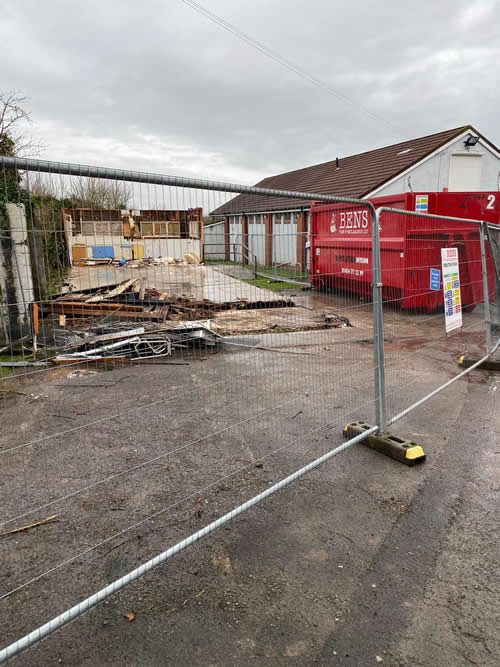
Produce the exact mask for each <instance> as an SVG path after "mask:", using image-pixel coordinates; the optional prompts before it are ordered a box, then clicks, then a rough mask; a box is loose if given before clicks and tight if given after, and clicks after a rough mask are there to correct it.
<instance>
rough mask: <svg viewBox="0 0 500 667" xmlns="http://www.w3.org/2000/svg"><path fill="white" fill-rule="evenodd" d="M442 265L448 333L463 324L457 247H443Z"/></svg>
mask: <svg viewBox="0 0 500 667" xmlns="http://www.w3.org/2000/svg"><path fill="white" fill-rule="evenodd" d="M441 266H442V269H443V294H444V317H445V326H446V333H448V331H453V330H454V329H458V328H459V327H461V326H462V303H461V301H460V273H459V269H458V249H457V248H441Z"/></svg>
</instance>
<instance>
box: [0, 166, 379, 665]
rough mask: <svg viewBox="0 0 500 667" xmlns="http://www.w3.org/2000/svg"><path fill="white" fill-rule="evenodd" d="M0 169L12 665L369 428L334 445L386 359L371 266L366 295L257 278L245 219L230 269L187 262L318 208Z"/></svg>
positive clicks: (242, 191) (343, 277) (73, 174)
mask: <svg viewBox="0 0 500 667" xmlns="http://www.w3.org/2000/svg"><path fill="white" fill-rule="evenodd" d="M0 167H1V169H2V171H1V172H0V220H1V231H0V233H1V241H2V243H1V246H0V247H1V253H2V261H1V266H2V274H1V275H0V278H1V285H2V287H1V289H2V304H1V313H2V322H1V326H2V336H3V339H4V340H3V344H2V346H1V347H2V348H3V350H2V353H1V357H0V364H1V365H0V369H1V380H0V390H1V399H2V411H3V419H2V433H1V434H0V443H1V448H0V459H1V463H2V470H3V471H4V474H3V475H2V480H1V483H2V507H3V514H2V519H1V526H0V532H2V533H3V534H4V535H5V538H4V539H2V541H1V542H0V553H1V557H2V562H4V563H9V567H8V568H4V569H3V570H2V572H1V573H0V585H1V592H0V601H1V606H0V619H1V620H0V622H1V625H2V627H3V628H4V633H3V635H2V639H3V641H4V643H5V644H6V645H7V644H9V647H8V649H6V650H4V651H1V652H0V661H3V660H5V659H7V658H8V657H10V656H13V655H16V654H17V653H19V651H20V650H22V649H24V648H27V647H29V646H31V645H32V644H33V643H35V642H36V641H38V640H39V639H41V638H43V637H45V636H47V635H48V634H50V633H51V632H53V631H55V630H56V629H58V628H59V627H61V626H62V625H64V624H65V623H67V622H69V621H70V620H74V619H75V618H77V617H78V616H79V615H81V614H82V613H84V612H85V611H87V610H88V609H89V608H91V607H92V606H94V605H95V604H97V603H98V602H100V601H102V600H104V599H105V598H106V597H108V596H109V595H111V594H113V593H114V592H116V591H119V590H121V589H122V588H123V587H124V586H125V585H127V584H128V583H131V582H132V581H134V580H135V579H136V578H137V577H139V576H142V575H143V574H144V573H146V572H148V571H150V570H151V569H152V568H154V567H156V566H158V565H160V564H161V563H163V562H165V561H166V560H167V559H169V558H170V557H171V556H172V555H175V554H176V553H178V552H180V551H181V550H183V549H184V548H186V547H187V546H189V545H190V544H193V543H194V542H196V541H197V540H199V539H201V538H202V537H204V536H206V535H208V534H210V533H211V532H212V531H213V530H215V529H216V528H217V527H219V526H220V525H223V524H225V523H227V522H228V521H230V520H231V519H233V518H234V517H236V516H238V515H239V514H241V513H242V512H243V511H245V510H247V509H249V508H250V507H253V506H254V505H255V504H257V503H259V502H261V501H263V500H265V499H266V498H267V497H268V496H269V495H271V494H273V493H275V492H276V491H278V490H280V489H281V488H283V487H285V486H287V485H288V484H289V483H291V482H292V481H294V480H295V479H297V478H299V477H301V476H302V475H304V474H306V473H307V472H309V471H310V470H312V469H314V468H315V467H317V466H318V465H319V464H320V463H323V462H324V461H326V460H328V459H329V458H332V457H333V456H335V455H336V454H338V453H340V452H342V451H344V449H346V448H347V447H349V446H351V445H353V444H356V443H357V442H359V441H361V440H363V438H365V437H367V436H368V435H369V434H370V433H372V432H373V431H374V430H376V426H374V427H373V429H372V430H371V431H369V432H367V433H366V434H364V435H363V436H361V437H359V438H356V439H353V440H350V441H348V442H342V431H343V426H344V425H345V423H346V422H349V421H352V420H355V419H360V418H363V419H365V420H367V421H369V422H371V423H372V424H374V425H376V424H377V423H380V420H381V417H380V410H381V406H382V401H381V393H380V386H381V382H380V375H381V364H380V362H381V358H382V357H381V355H382V354H383V350H382V347H381V342H382V341H381V338H380V336H378V334H377V331H378V328H379V323H380V317H381V308H380V304H381V302H380V298H381V294H380V287H379V282H380V280H379V277H378V273H379V265H378V259H377V252H375V253H374V259H373V272H374V274H373V275H374V278H373V280H372V282H373V284H374V288H373V294H374V297H372V296H371V295H370V294H369V293H368V292H366V293H363V295H359V294H356V293H354V292H352V291H349V289H348V287H349V284H350V283H349V281H350V279H351V276H350V275H347V274H346V273H345V272H343V271H341V270H337V267H336V265H335V266H333V265H332V266H325V267H324V269H323V271H324V274H325V275H322V274H321V273H316V274H315V278H318V279H319V280H320V281H321V279H322V278H325V280H326V278H327V276H326V273H328V275H329V276H330V277H331V274H332V272H333V274H334V280H335V291H333V292H330V293H329V292H323V291H311V290H310V289H309V284H308V283H307V282H305V281H304V280H302V281H299V280H296V277H297V270H296V267H293V266H290V265H289V264H285V265H284V266H281V267H279V268H277V267H276V273H275V274H273V276H271V277H269V276H266V275H265V271H264V275H261V274H260V270H259V271H258V273H257V276H255V273H254V271H255V268H256V265H255V263H254V261H253V257H254V256H255V255H257V256H258V255H259V253H260V252H261V251H262V248H264V252H265V251H266V247H269V244H270V239H269V238H268V236H266V225H265V223H264V222H263V223H259V224H256V223H252V226H251V227H250V226H249V222H248V218H246V216H245V218H246V219H245V220H242V221H241V222H240V223H237V226H238V230H237V233H235V230H234V226H235V223H233V222H230V223H229V224H230V225H231V229H227V230H226V231H225V236H224V238H223V239H222V244H223V245H224V249H225V250H227V245H229V253H230V256H229V257H230V258H229V259H228V260H225V261H223V262H219V261H218V259H219V258H218V257H212V258H211V257H210V253H209V252H208V251H207V250H206V251H205V262H203V258H202V257H201V251H200V252H198V250H197V249H200V244H201V240H202V238H203V228H202V223H203V220H204V219H209V220H214V219H219V217H220V216H223V218H224V220H226V218H229V219H230V220H234V219H236V217H238V218H239V217H240V216H242V215H244V214H245V210H244V207H242V202H241V198H242V197H243V196H251V197H253V198H254V200H255V201H257V202H259V201H262V205H261V210H262V209H264V207H265V198H266V197H267V196H269V194H270V193H272V195H273V197H274V198H283V199H284V200H285V199H286V200H288V201H289V200H290V199H291V198H293V199H294V200H296V201H299V202H303V203H304V206H305V207H308V206H309V201H310V199H311V197H312V196H311V195H310V194H306V193H290V192H276V191H268V190H262V189H258V188H246V187H244V186H239V185H235V184H223V183H216V182H205V181H194V180H188V179H182V178H178V177H168V176H159V175H154V174H142V173H138V172H122V171H116V170H105V169H103V168H89V167H83V166H79V165H69V164H62V163H51V162H45V161H34V160H29V161H16V160H9V159H7V158H0ZM314 198H315V199H322V200H323V201H325V202H326V201H329V199H331V200H333V201H335V202H337V203H339V205H340V207H342V206H345V207H348V206H351V205H352V203H353V201H355V200H347V201H346V202H345V203H340V200H339V199H336V198H328V197H323V198H321V197H314ZM357 206H358V207H359V208H360V210H362V211H364V212H365V213H366V215H368V216H369V217H370V218H371V217H372V216H374V210H373V208H372V207H371V205H370V204H369V203H366V202H357ZM225 224H226V223H225ZM257 227H258V228H259V231H257V230H256V229H255V228H257ZM281 227H282V228H290V227H291V224H283V225H281ZM226 232H227V234H226ZM294 233H295V240H292V239H289V243H290V244H292V245H293V243H296V238H297V234H296V232H295V231H294ZM301 234H304V232H301ZM371 234H372V237H373V243H374V247H375V248H377V247H378V243H377V236H378V235H377V226H376V225H372V227H371ZM228 235H229V239H228V238H227V236H228ZM286 236H287V235H286V234H285V233H284V232H282V233H281V237H283V238H286ZM256 237H258V238H256ZM281 237H280V238H281ZM228 241H229V244H228ZM302 241H303V247H304V249H305V246H306V239H305V238H304V236H302ZM212 242H214V241H212ZM215 242H216V243H218V242H217V241H215ZM311 242H312V240H311ZM219 245H220V244H219ZM232 245H235V246H237V248H236V250H235V251H233V249H232V248H231V246H232ZM357 245H358V244H357V242H353V244H352V245H351V247H350V246H349V244H346V246H345V254H346V255H349V256H352V255H355V254H356V253H357ZM96 248H97V249H99V250H97V251H96ZM256 249H257V250H258V251H257V252H255V254H253V252H254V251H255V250H256ZM295 256H297V248H296V247H295ZM234 258H236V260H237V261H236V262H235V261H233V260H234ZM264 268H267V267H264ZM257 269H259V262H258V261H257ZM369 270H370V271H371V270H372V265H370V269H369ZM374 322H375V324H376V325H377V326H376V327H375V328H374ZM109 368H112V369H113V370H112V372H108V373H104V372H102V371H103V370H104V369H109ZM263 470H264V471H265V474H263V473H262V471H263ZM57 521H59V523H56V522H57ZM30 526H31V527H33V526H34V527H36V526H44V530H43V531H42V530H33V529H31V528H30ZM151 531H155V535H156V543H155V544H152V542H151V541H149V540H148V539H143V540H141V539H140V538H141V537H145V536H147V535H148V534H149V533H151ZM158 539H159V540H160V543H161V549H160V550H161V553H160V555H158ZM20 540H22V548H20ZM131 540H132V541H133V543H134V545H135V549H134V551H133V554H134V555H133V556H132V555H131V552H130V551H127V546H126V545H130V541H131ZM123 545H125V546H123ZM119 554H120V555H121V556H122V557H123V563H125V564H126V569H127V570H130V572H129V574H127V575H126V576H125V577H120V578H118V579H116V580H115V581H114V582H113V581H112V580H113V576H112V572H113V568H112V563H111V561H112V559H113V558H116V557H117V556H118V555H119ZM96 557H97V558H96ZM110 581H111V583H110ZM95 591H100V592H99V593H97V594H96V593H95ZM75 605H76V606H75ZM66 609H67V610H68V611H67V612H65V610H66ZM47 617H48V618H51V617H54V620H53V621H51V622H50V623H49V624H48V625H44V623H45V621H46V620H47ZM39 626H41V627H39ZM33 628H38V629H37V630H36V631H35V632H34V633H31V634H30V631H32V630H33ZM27 633H28V634H27ZM23 635H24V638H23V639H22V640H21V641H18V640H19V638H20V637H23Z"/></svg>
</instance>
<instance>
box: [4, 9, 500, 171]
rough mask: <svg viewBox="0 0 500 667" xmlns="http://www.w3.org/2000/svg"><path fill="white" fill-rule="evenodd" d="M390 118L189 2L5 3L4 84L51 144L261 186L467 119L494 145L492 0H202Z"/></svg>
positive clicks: (66, 153) (497, 14) (495, 15)
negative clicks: (22, 97)
mask: <svg viewBox="0 0 500 667" xmlns="http://www.w3.org/2000/svg"><path fill="white" fill-rule="evenodd" d="M199 4H201V5H203V6H204V7H206V8H207V9H210V10H211V11H213V12H215V13H217V14H218V15H220V16H221V17H223V18H224V19H225V20H226V21H229V22H230V23H232V24H234V25H236V26H238V27H239V28H240V29H242V30H244V31H245V32H246V33H248V34H250V35H252V36H253V37H255V38H257V39H258V40H259V41H261V42H263V43H264V44H265V45H266V46H268V47H269V48H272V49H273V50H274V51H277V52H278V53H280V54H281V55H282V56H285V57H286V58H287V59H289V60H291V61H293V62H294V63H295V64H296V65H298V66H300V67H301V68H302V69H304V70H306V71H307V72H309V73H310V74H312V75H314V76H315V77H317V78H319V79H321V80H323V81H325V82H327V83H328V85H329V86H330V88H332V89H333V90H335V91H337V92H338V93H339V94H341V95H343V96H345V97H348V98H351V99H352V100H354V101H355V102H356V104H358V105H361V106H363V107H364V108H366V109H367V110H368V111H369V112H370V113H371V114H373V115H375V116H377V118H379V119H380V120H374V119H373V118H372V117H371V116H370V115H369V114H367V113H363V112H360V111H357V110H356V109H355V108H353V107H352V106H350V105H348V104H345V103H344V102H342V101H340V100H339V99H337V98H336V97H334V96H332V95H330V94H328V93H327V92H325V91H324V90H322V89H320V88H318V87H316V86H314V85H312V84H311V83H310V82H308V81H306V80H304V79H302V78H300V77H299V76H297V75H296V74H295V73H293V72H292V71H290V70H288V69H286V68H284V67H283V66H282V65H280V64H278V63H277V62H274V61H273V60H271V59H269V58H268V57H266V56H265V55H264V54H263V53H260V52H259V51H256V50H255V49H253V48H252V47H251V46H249V45H248V44H247V43H245V42H244V41H242V40H241V39H238V38H237V37H235V36H234V35H232V34H230V33H229V32H227V31H225V30H223V29H222V28H220V27H219V26H217V25H216V24H214V23H212V22H211V21H209V20H208V19H207V18H205V17H203V16H201V15H200V14H199V13H197V12H195V11H194V10H193V9H191V8H190V7H188V6H187V5H186V4H184V3H183V2H182V0H161V1H160V0H158V1H156V0H141V1H140V2H138V1H137V0H120V2H105V1H104V0H86V1H85V2H79V3H77V2H67V1H63V0H44V1H43V2H41V1H40V0H18V2H15V3H14V2H12V3H2V12H1V18H0V62H1V76H0V89H1V90H4V91H5V90H11V89H15V90H18V91H21V92H23V93H24V94H26V95H27V96H28V97H29V98H30V101H29V109H30V110H31V112H32V117H33V121H34V125H33V127H32V129H31V132H32V133H33V134H34V135H36V136H39V137H40V138H41V139H42V140H43V142H44V143H45V145H46V147H47V148H46V150H44V152H43V157H45V158H47V159H54V160H67V161H71V162H80V163H86V164H99V165H104V166H115V167H121V168H128V169H139V170H148V171H155V172H161V173H168V174H179V175H186V176H188V175H196V176H199V177H203V178H217V179H219V180H233V181H237V182H244V183H254V182H257V181H258V180H259V179H260V178H262V177H265V176H268V175H271V174H274V173H279V172H281V171H288V170H291V169H296V168H300V167H303V166H306V165H310V164H315V163H318V162H323V161H326V160H331V159H335V157H336V156H340V157H342V156H345V155H351V154H353V153H357V152H360V151H364V150H369V149H371V148H376V147H379V146H384V145H387V144H390V143H395V142H397V141H402V140H405V139H411V138H414V137H418V136H422V135H425V134H430V133H433V132H438V131H441V130H445V129H449V128H452V127H457V126H459V125H462V124H467V123H471V124H473V125H474V126H475V127H477V129H478V130H480V131H481V132H483V133H484V134H485V135H486V136H487V137H488V138H489V139H490V140H492V141H493V142H494V143H496V144H497V145H498V144H500V113H499V109H500V86H498V83H497V80H496V77H497V68H498V63H499V62H500V41H499V38H498V28H499V25H500V2H499V1H498V0H476V1H470V0H421V1H420V2H418V3H417V2H407V1H405V0H385V2H381V1H380V0H342V1H340V0H307V1H306V0H253V1H252V2H244V1H243V0H199Z"/></svg>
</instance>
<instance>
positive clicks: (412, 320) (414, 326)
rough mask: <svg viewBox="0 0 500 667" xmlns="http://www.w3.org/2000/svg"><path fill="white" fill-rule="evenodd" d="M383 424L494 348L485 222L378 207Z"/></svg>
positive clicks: (493, 290) (495, 338)
mask: <svg viewBox="0 0 500 667" xmlns="http://www.w3.org/2000/svg"><path fill="white" fill-rule="evenodd" d="M377 216H378V221H379V228H380V234H381V280H382V284H383V288H382V294H383V300H384V301H383V303H384V317H383V329H384V355H385V366H384V376H385V396H386V405H387V414H386V423H387V425H390V424H391V423H393V422H395V421H397V420H398V419H399V418H400V417H401V416H403V415H405V414H407V413H408V412H410V411H411V410H412V409H413V408H414V407H416V406H419V405H421V404H422V403H423V402H425V400H427V399H429V398H430V397H431V396H434V395H435V392H436V389H437V388H439V387H440V386H448V383H449V382H450V380H452V381H453V380H454V379H456V378H458V377H459V376H460V375H461V373H462V371H463V369H464V367H463V366H460V365H459V362H460V360H463V359H472V360H480V359H483V358H484V357H486V356H487V355H488V354H490V353H492V351H493V350H494V349H495V346H497V345H498V335H495V333H494V330H493V328H492V308H491V307H490V306H491V304H493V303H494V301H495V294H496V277H495V265H494V257H493V254H492V252H491V247H490V244H489V243H488V240H487V235H486V232H485V228H486V223H484V222H482V221H478V220H470V219H466V218H454V217H441V216H439V215H432V214H425V213H417V212H411V211H401V210H397V209H390V208H379V209H378V211H377Z"/></svg>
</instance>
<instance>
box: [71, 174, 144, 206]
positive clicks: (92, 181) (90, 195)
mask: <svg viewBox="0 0 500 667" xmlns="http://www.w3.org/2000/svg"><path fill="white" fill-rule="evenodd" d="M69 197H70V199H72V201H73V205H74V206H79V207H82V208H105V209H126V208H128V203H129V201H130V199H131V197H132V189H131V188H130V186H128V185H127V184H126V183H121V182H119V181H108V180H101V179H98V178H79V179H78V180H77V181H76V182H75V183H74V184H73V186H72V188H71V194H70V195H69Z"/></svg>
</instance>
